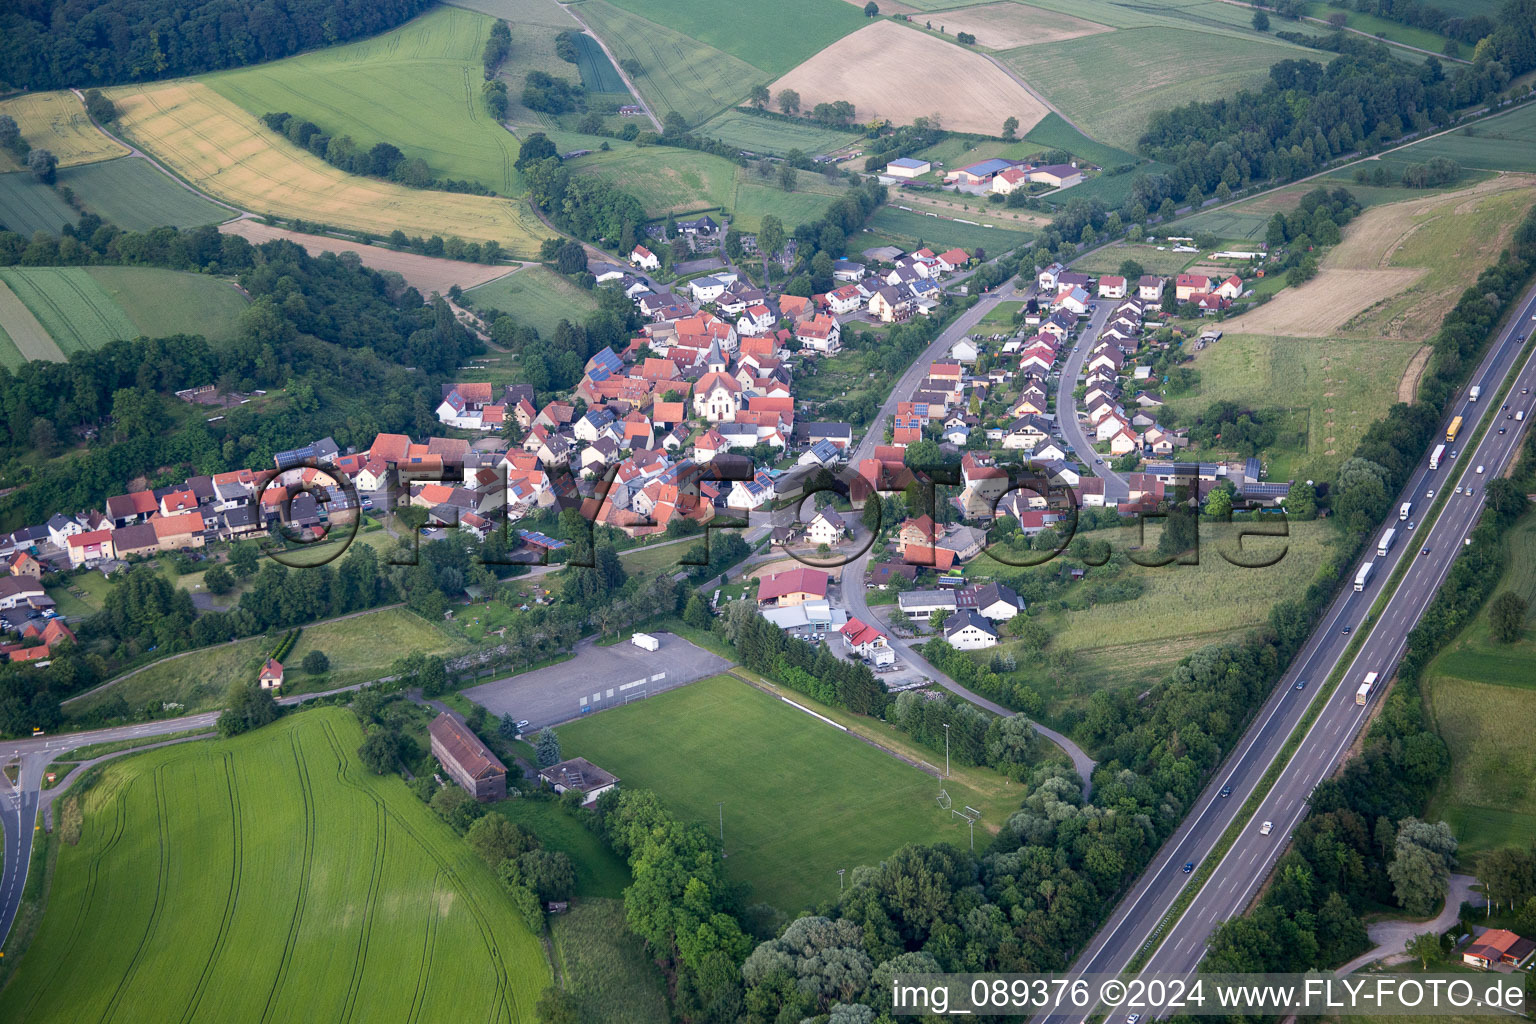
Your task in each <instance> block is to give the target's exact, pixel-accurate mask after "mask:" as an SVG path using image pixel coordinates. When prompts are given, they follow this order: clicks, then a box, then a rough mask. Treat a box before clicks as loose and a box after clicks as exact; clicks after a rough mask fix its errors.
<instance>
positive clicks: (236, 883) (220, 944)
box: [181, 752, 245, 1024]
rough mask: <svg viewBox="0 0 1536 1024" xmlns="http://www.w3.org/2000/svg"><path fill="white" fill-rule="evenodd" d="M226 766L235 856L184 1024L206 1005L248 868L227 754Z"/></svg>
mask: <svg viewBox="0 0 1536 1024" xmlns="http://www.w3.org/2000/svg"><path fill="white" fill-rule="evenodd" d="M219 760H220V762H221V763H222V764H223V766H224V785H225V789H226V792H227V793H228V795H229V815H230V843H231V850H232V856H231V857H230V868H229V888H228V890H227V892H226V893H225V897H224V915H223V917H222V918H220V920H219V931H218V934H217V935H216V936H215V937H214V940H213V946H212V947H211V948H210V949H209V950H208V959H207V961H206V962H204V964H203V972H202V974H201V975H200V976H199V977H198V979H197V985H196V986H195V987H194V988H193V990H192V998H191V999H190V1000H189V1001H188V1003H187V1009H186V1011H185V1012H184V1013H182V1015H181V1020H182V1024H186V1022H187V1021H190V1020H191V1019H192V1018H193V1017H194V1016H196V1014H197V1008H198V1006H199V1005H201V1003H202V1001H203V996H204V994H205V993H206V992H207V990H208V981H209V979H210V978H211V977H212V976H213V969H214V967H215V965H216V964H217V963H218V961H219V958H220V957H221V956H223V953H224V940H225V939H227V938H228V937H229V928H230V924H231V923H232V922H233V920H234V916H235V907H236V906H237V905H238V904H239V902H240V875H241V872H242V871H243V870H244V867H245V851H244V844H243V842H242V839H241V837H242V834H243V833H244V829H245V826H244V823H243V822H242V820H241V817H240V787H239V786H238V785H237V784H236V782H235V766H234V759H233V758H231V757H230V755H229V754H228V752H226V753H225V754H224V755H223V756H222V757H220V758H219Z"/></svg>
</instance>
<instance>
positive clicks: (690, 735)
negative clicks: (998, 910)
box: [559, 676, 1013, 913]
mask: <svg viewBox="0 0 1536 1024" xmlns="http://www.w3.org/2000/svg"><path fill="white" fill-rule="evenodd" d="M559 734H560V742H561V748H562V752H563V753H564V754H565V755H566V756H567V757H570V756H573V755H579V756H582V757H585V758H587V759H588V760H590V761H592V762H593V763H595V764H598V765H601V766H602V767H603V768H605V769H607V770H608V771H611V772H613V773H614V774H615V775H617V776H618V777H619V778H620V779H621V780H623V782H622V784H623V785H624V786H626V787H629V788H642V789H651V790H654V791H655V792H656V794H657V795H658V796H660V797H661V799H662V801H663V802H664V803H665V804H666V805H667V806H668V807H669V808H670V809H671V810H672V811H673V813H675V814H677V815H678V816H679V818H681V819H682V820H683V821H685V822H689V821H691V822H698V823H700V824H702V825H704V826H706V827H708V828H709V829H711V830H712V831H713V830H715V829H717V828H719V820H720V817H719V816H720V812H721V810H722V808H721V807H717V806H716V803H717V801H721V802H723V811H724V820H725V850H726V854H727V856H728V858H729V859H728V860H727V867H728V870H729V873H730V876H731V878H732V879H734V880H737V881H743V882H750V883H751V884H752V887H753V893H752V896H751V897H750V898H749V899H748V900H747V902H749V903H750V902H767V903H770V904H772V905H774V906H776V907H778V908H780V909H781V910H784V911H786V912H789V913H793V912H794V911H796V910H799V909H800V908H802V907H806V906H810V905H812V904H814V903H815V902H817V901H819V900H825V899H833V898H835V897H836V895H837V874H836V872H837V870H838V869H839V868H847V869H850V870H851V869H852V868H855V867H857V866H858V865H860V864H874V863H876V862H878V861H879V860H880V859H881V858H882V857H886V856H888V855H890V854H891V853H893V852H894V851H895V850H896V849H897V848H898V847H900V846H902V845H903V844H905V843H912V842H941V841H942V842H951V843H961V844H963V843H964V842H965V841H966V835H967V833H966V830H965V828H964V823H963V822H960V819H959V818H956V817H954V816H953V815H952V814H951V813H950V812H949V811H948V810H945V809H943V808H941V807H939V805H938V803H937V801H936V799H935V797H936V796H937V794H938V790H939V788H940V783H939V782H938V781H937V780H935V779H933V778H932V777H930V776H928V775H926V774H924V773H922V772H920V771H918V770H917V769H915V768H912V767H910V766H908V765H906V764H903V763H902V762H901V761H898V760H896V759H895V758H892V757H890V756H889V755H887V754H885V753H883V752H881V751H879V750H876V749H875V748H873V747H870V746H867V745H865V744H863V743H861V742H859V741H858V740H856V739H854V738H852V737H850V736H845V735H841V734H840V733H839V732H838V730H836V729H834V728H832V727H831V726H829V725H827V724H826V723H824V722H819V721H817V720H816V719H814V718H811V717H809V716H807V715H805V714H804V713H802V712H800V711H797V710H795V709H794V708H791V707H790V706H789V705H787V704H784V703H782V702H780V701H778V700H775V699H774V698H773V697H771V696H769V695H767V694H765V693H762V692H761V691H758V690H755V689H753V688H751V687H750V686H748V685H747V684H745V683H743V682H740V681H739V680H737V679H733V678H731V677H730V676H715V677H712V678H710V679H705V680H702V681H700V682H697V683H693V684H691V685H689V686H685V687H680V688H679V689H676V690H670V691H668V692H666V693H663V694H660V695H658V696H655V697H651V698H649V699H647V700H644V701H638V702H636V703H633V704H629V705H626V706H624V707H619V708H615V709H613V710H610V711H605V712H603V713H602V714H598V715H592V716H589V717H588V718H586V719H584V720H582V721H578V722H573V723H571V724H570V725H566V726H563V727H561V728H560V730H559ZM769 765H771V766H773V767H772V770H771V771H769V770H764V767H765V766H769ZM948 788H949V792H950V796H951V797H952V798H953V801H954V805H955V806H957V807H958V806H960V805H961V804H969V805H970V806H972V807H978V808H980V809H981V810H982V811H983V812H984V816H983V819H982V824H983V827H984V828H985V827H991V828H996V827H997V826H998V825H1000V824H1001V823H1002V822H1003V821H1004V820H1005V819H1006V817H1007V815H1008V814H1009V813H1011V811H1012V810H1013V802H1010V801H1007V800H1002V799H997V798H993V799H987V798H985V797H983V796H980V795H977V793H976V792H975V791H974V790H971V789H970V788H969V787H964V786H962V785H961V784H960V783H959V782H958V780H955V779H951V780H950V782H949V787H948Z"/></svg>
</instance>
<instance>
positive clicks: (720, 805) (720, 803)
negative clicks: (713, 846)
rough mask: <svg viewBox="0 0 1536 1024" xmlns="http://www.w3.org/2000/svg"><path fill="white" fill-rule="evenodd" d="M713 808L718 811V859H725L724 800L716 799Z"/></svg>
mask: <svg viewBox="0 0 1536 1024" xmlns="http://www.w3.org/2000/svg"><path fill="white" fill-rule="evenodd" d="M715 808H716V809H717V810H718V811H719V812H720V859H721V860H724V859H725V801H724V800H716V801H715Z"/></svg>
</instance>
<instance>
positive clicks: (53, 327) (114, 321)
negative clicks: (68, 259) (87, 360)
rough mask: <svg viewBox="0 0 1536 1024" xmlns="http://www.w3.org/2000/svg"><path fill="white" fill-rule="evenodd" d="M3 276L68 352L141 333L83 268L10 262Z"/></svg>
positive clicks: (64, 351) (62, 349) (60, 345)
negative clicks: (25, 265)
mask: <svg viewBox="0 0 1536 1024" xmlns="http://www.w3.org/2000/svg"><path fill="white" fill-rule="evenodd" d="M0 280H3V281H4V282H5V283H6V284H7V285H9V286H10V289H11V291H12V292H14V293H15V294H16V297H17V298H19V299H20V300H21V301H22V302H24V303H26V306H27V308H28V309H30V310H31V311H32V312H33V314H34V315H35V316H36V317H37V319H38V322H39V323H41V324H42V325H43V327H44V328H45V329H46V330H47V331H48V334H49V335H50V336H51V337H52V338H53V340H54V341H55V342H56V343H57V344H58V346H59V349H60V350H61V351H62V352H63V353H64V355H66V356H68V355H69V354H70V353H72V352H78V351H80V350H82V349H94V348H100V347H101V346H102V345H105V344H106V343H107V342H109V341H114V340H116V339H118V338H136V337H138V336H139V328H138V325H136V324H135V323H134V322H133V321H132V320H131V319H130V318H129V316H128V314H127V313H126V312H124V310H123V308H122V307H121V306H119V305H118V304H117V303H115V302H113V301H112V298H111V296H109V295H108V294H107V293H106V291H104V290H103V289H102V287H101V286H100V285H99V284H97V283H96V279H95V278H93V277H92V276H91V275H90V274H89V273H87V272H86V271H85V270H84V269H83V268H80V267H7V268H5V269H4V270H0Z"/></svg>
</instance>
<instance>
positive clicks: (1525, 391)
mask: <svg viewBox="0 0 1536 1024" xmlns="http://www.w3.org/2000/svg"><path fill="white" fill-rule="evenodd" d="M1520 393H1521V394H1522V395H1528V394H1530V393H1531V389H1530V388H1521V389H1520Z"/></svg>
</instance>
